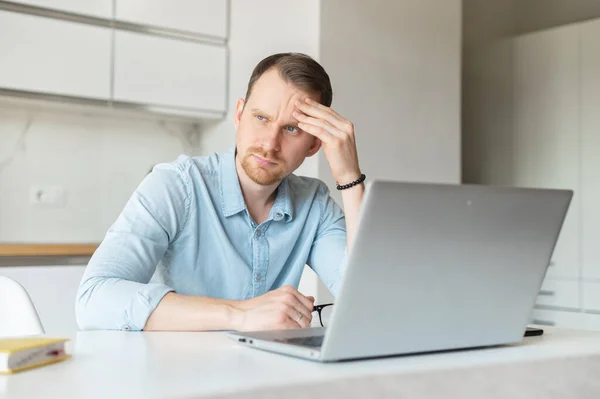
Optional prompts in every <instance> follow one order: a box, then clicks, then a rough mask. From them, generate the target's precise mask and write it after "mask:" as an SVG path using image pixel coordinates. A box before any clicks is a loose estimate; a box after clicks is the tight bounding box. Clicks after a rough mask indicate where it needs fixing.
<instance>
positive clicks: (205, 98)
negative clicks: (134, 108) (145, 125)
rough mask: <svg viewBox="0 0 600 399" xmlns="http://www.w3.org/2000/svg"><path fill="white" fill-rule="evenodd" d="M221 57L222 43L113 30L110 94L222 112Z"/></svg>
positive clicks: (223, 61) (223, 60) (120, 98)
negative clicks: (205, 42) (113, 64)
mask: <svg viewBox="0 0 600 399" xmlns="http://www.w3.org/2000/svg"><path fill="white" fill-rule="evenodd" d="M226 59H227V51H226V49H225V48H224V47H222V46H217V45H212V44H204V43H197V42H193V41H185V40H175V39H171V38H165V37H158V36H153V35H145V34H141V33H136V32H126V31H117V32H116V34H115V66H114V100H116V101H124V102H134V103H140V104H149V105H158V106H166V107H181V108H188V109H196V110H207V111H216V112H225V110H226V103H225V87H226V79H227V75H226Z"/></svg>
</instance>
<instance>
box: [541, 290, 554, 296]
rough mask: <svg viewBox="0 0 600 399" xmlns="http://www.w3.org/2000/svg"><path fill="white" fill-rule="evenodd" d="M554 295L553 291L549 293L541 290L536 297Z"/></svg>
mask: <svg viewBox="0 0 600 399" xmlns="http://www.w3.org/2000/svg"><path fill="white" fill-rule="evenodd" d="M554 294H556V292H555V291H550V290H541V291H540V292H539V293H538V296H554Z"/></svg>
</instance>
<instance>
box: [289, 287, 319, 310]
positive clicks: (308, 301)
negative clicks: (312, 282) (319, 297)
mask: <svg viewBox="0 0 600 399" xmlns="http://www.w3.org/2000/svg"><path fill="white" fill-rule="evenodd" d="M292 288H293V290H294V291H293V292H294V295H296V298H298V300H299V301H300V302H302V304H303V305H304V306H306V309H307V310H308V311H309V312H312V310H313V307H314V305H315V298H314V297H312V296H311V297H308V296H304V295H303V294H302V293H301V292H300V291H298V290H297V289H295V288H294V287H292Z"/></svg>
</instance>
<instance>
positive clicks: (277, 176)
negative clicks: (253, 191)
mask: <svg viewBox="0 0 600 399" xmlns="http://www.w3.org/2000/svg"><path fill="white" fill-rule="evenodd" d="M254 154H256V155H258V156H259V157H261V158H263V159H266V160H268V161H271V162H276V163H277V165H261V164H260V163H258V161H257V160H256V158H255V157H254V156H253V155H254ZM242 168H243V169H244V172H246V175H247V176H248V177H249V178H250V180H252V181H253V182H255V183H257V184H260V185H262V186H269V185H271V184H273V183H276V182H278V181H281V180H283V178H284V177H285V176H286V174H285V164H284V162H283V160H282V159H280V158H278V157H277V154H276V153H273V152H268V153H267V152H264V151H263V150H261V149H260V148H259V147H250V148H248V150H247V151H246V154H245V155H244V157H243V158H242Z"/></svg>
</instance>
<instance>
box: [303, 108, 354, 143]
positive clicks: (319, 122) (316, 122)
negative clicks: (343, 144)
mask: <svg viewBox="0 0 600 399" xmlns="http://www.w3.org/2000/svg"><path fill="white" fill-rule="evenodd" d="M293 115H294V118H296V119H298V121H299V122H301V123H303V124H304V123H306V124H307V125H312V126H317V127H320V128H323V129H324V130H325V131H326V132H328V133H330V134H333V135H334V136H337V137H340V138H341V137H343V136H344V132H341V131H340V130H339V129H337V128H335V127H334V126H332V125H331V124H330V123H329V122H327V121H326V120H324V119H317V118H313V117H310V116H308V115H306V114H303V113H301V112H298V111H295V112H294V113H293Z"/></svg>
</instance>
